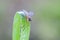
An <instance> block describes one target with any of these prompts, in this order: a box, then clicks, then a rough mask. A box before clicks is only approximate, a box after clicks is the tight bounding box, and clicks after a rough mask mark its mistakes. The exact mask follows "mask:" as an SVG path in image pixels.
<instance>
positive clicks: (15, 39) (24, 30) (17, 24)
mask: <svg viewBox="0 0 60 40" xmlns="http://www.w3.org/2000/svg"><path fill="white" fill-rule="evenodd" d="M29 35H30V23H29V21H27V19H26V17H25V16H23V15H21V14H19V13H18V12H17V13H16V14H15V16H14V22H13V31H12V40H29Z"/></svg>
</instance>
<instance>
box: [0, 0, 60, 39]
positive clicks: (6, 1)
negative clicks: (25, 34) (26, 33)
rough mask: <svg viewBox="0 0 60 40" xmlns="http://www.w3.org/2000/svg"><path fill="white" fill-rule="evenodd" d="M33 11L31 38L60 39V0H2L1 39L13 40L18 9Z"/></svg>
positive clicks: (0, 7)
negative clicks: (13, 27) (14, 18)
mask: <svg viewBox="0 0 60 40" xmlns="http://www.w3.org/2000/svg"><path fill="white" fill-rule="evenodd" d="M21 9H25V10H27V11H33V12H34V16H33V18H32V22H31V33H30V40H60V0H0V40H12V24H13V17H14V14H15V12H16V11H18V10H21Z"/></svg>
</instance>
